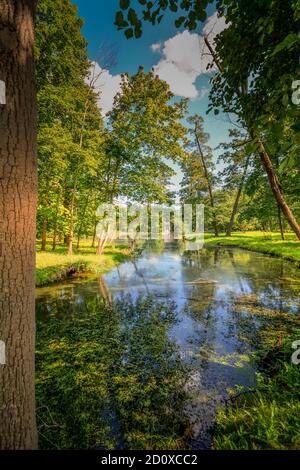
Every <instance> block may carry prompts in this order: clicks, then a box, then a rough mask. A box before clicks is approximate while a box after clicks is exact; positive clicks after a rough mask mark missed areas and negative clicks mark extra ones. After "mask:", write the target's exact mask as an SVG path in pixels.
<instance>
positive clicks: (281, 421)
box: [214, 328, 300, 450]
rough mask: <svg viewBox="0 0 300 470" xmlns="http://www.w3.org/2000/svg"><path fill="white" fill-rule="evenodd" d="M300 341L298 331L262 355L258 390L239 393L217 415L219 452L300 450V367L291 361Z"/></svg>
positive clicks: (216, 431) (215, 443) (215, 440)
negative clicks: (295, 344) (295, 342)
mask: <svg viewBox="0 0 300 470" xmlns="http://www.w3.org/2000/svg"><path fill="white" fill-rule="evenodd" d="M299 339H300V329H299V328H295V330H294V332H293V333H292V335H290V336H289V337H288V338H286V339H283V341H282V344H280V345H278V346H274V345H273V346H269V349H268V350H267V352H264V353H262V352H261V353H260V356H261V357H260V359H259V361H258V367H259V369H258V370H259V372H258V377H257V379H258V383H257V386H256V388H255V390H251V391H250V392H248V393H245V394H244V393H241V394H239V396H238V397H237V398H236V399H234V400H233V401H232V402H231V404H230V406H227V407H225V408H220V409H219V411H218V413H217V416H216V422H215V427H214V448H215V449H217V450H262V449H265V450H296V449H298V450H299V449H300V365H299V364H294V363H292V361H291V356H292V354H293V353H294V356H295V351H294V348H293V347H292V344H293V342H294V341H299ZM298 350H299V347H298ZM299 356H300V354H298V358H299ZM294 361H295V358H294Z"/></svg>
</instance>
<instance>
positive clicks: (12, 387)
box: [0, 0, 37, 449]
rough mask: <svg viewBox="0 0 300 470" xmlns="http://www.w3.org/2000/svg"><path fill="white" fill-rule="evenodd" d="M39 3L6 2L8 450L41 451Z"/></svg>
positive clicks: (0, 254)
mask: <svg viewBox="0 0 300 470" xmlns="http://www.w3.org/2000/svg"><path fill="white" fill-rule="evenodd" d="M34 10H35V1H33V0H0V64H1V67H0V80H2V81H3V82H5V85H6V103H4V104H0V133H1V138H0V325H1V329H0V340H1V341H3V342H4V343H5V347H6V364H4V365H3V364H0V449H35V448H36V447H37V431H36V421H35V393H34V383H35V378H34V352H35V306H34V301H35V274H34V273H35V237H36V222H35V219H36V194H37V162H36V92H35V78H34V77H35V66H34V57H33V54H34Z"/></svg>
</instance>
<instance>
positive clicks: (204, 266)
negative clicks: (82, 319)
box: [37, 246, 300, 449]
mask: <svg viewBox="0 0 300 470" xmlns="http://www.w3.org/2000/svg"><path fill="white" fill-rule="evenodd" d="M298 276H299V269H297V268H296V267H295V266H294V265H293V264H291V263H288V262H285V261H282V260H280V259H276V258H271V257H268V256H265V255H261V254H257V253H251V252H247V251H243V250H239V249H225V248H210V249H202V250H200V251H198V252H180V250H179V249H178V248H176V247H174V246H169V247H168V246H165V247H164V248H163V249H162V248H161V249H157V248H151V247H149V248H146V249H145V250H144V252H143V253H142V255H141V256H140V257H139V258H137V259H135V260H134V261H128V262H125V263H123V264H121V265H120V266H118V267H117V268H115V269H113V270H112V271H111V272H109V273H107V274H105V275H103V276H100V277H99V276H98V277H95V276H81V277H74V278H72V279H69V280H68V281H66V282H64V283H62V284H58V285H55V286H51V287H46V288H39V289H37V313H38V316H39V318H47V316H48V315H51V316H53V315H57V316H58V317H59V316H60V315H62V312H63V314H64V315H65V314H66V308H67V311H68V312H69V313H71V314H73V313H76V309H78V308H79V307H80V306H81V305H82V303H84V301H85V300H86V299H87V298H91V297H93V296H96V295H99V294H100V295H101V296H103V297H104V298H105V299H106V300H107V301H108V302H111V301H112V300H113V299H115V298H122V296H124V295H131V296H132V298H133V299H136V298H137V297H138V296H139V295H148V294H150V295H153V296H155V298H156V299H157V300H158V301H163V302H166V301H167V302H170V301H173V302H174V303H175V304H176V307H174V308H176V311H177V316H178V321H177V322H176V323H175V324H174V325H173V326H172V327H171V328H170V330H169V337H170V339H172V340H175V341H176V343H177V344H178V347H179V349H180V356H181V358H182V361H183V362H185V363H186V364H188V366H189V380H188V384H187V390H188V394H189V397H190V399H189V402H188V403H187V405H186V410H185V412H186V413H187V415H188V417H189V420H190V422H191V425H192V429H193V432H192V439H191V445H192V447H193V448H199V449H203V448H209V447H210V445H211V428H212V425H213V421H214V415H215V409H216V407H217V406H219V405H220V404H221V403H224V402H226V400H228V399H229V397H231V396H233V395H235V394H237V393H238V392H239V390H240V387H246V388H248V387H253V386H255V361H254V360H253V353H254V352H255V350H256V349H257V348H260V347H261V346H262V345H263V343H264V341H266V340H267V339H268V338H269V335H270V334H271V335H273V336H274V341H276V337H278V336H280V335H281V334H282V333H283V334H284V332H285V331H286V330H287V329H288V328H289V326H291V327H292V326H293V323H294V321H295V320H296V319H297V317H298V316H299V310H300V302H299V292H300V278H299V277H298Z"/></svg>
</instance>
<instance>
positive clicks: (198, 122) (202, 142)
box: [188, 114, 219, 237]
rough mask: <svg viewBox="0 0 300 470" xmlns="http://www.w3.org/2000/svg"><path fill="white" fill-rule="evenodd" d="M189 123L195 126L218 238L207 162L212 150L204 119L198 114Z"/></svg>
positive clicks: (194, 130)
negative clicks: (204, 127) (209, 146)
mask: <svg viewBox="0 0 300 470" xmlns="http://www.w3.org/2000/svg"><path fill="white" fill-rule="evenodd" d="M188 121H189V122H190V123H191V124H193V126H194V127H193V131H192V132H193V134H194V136H195V141H196V146H197V150H198V152H197V153H198V156H199V158H200V160H201V164H202V168H203V173H204V178H205V181H206V185H207V191H208V196H209V203H210V207H211V211H212V218H213V227H214V233H215V236H216V237H218V235H219V231H218V223H217V216H216V208H215V200H214V195H213V188H212V174H211V173H210V172H209V168H208V165H207V162H206V160H207V159H208V158H209V160H210V163H211V160H212V154H211V150H210V149H209V148H208V147H207V142H208V135H207V134H206V133H205V132H204V129H203V118H202V117H201V116H199V115H197V114H196V115H194V116H191V117H190V118H189V119H188ZM204 146H205V150H206V154H207V155H206V157H205V155H204V148H203V147H204Z"/></svg>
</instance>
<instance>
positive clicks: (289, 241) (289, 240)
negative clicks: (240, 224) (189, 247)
mask: <svg viewBox="0 0 300 470" xmlns="http://www.w3.org/2000/svg"><path fill="white" fill-rule="evenodd" d="M205 243H206V244H207V245H227V246H237V247H240V248H245V249H247V250H251V251H258V252H260V253H267V254H270V255H273V256H280V257H282V258H284V259H287V260H291V261H300V242H299V240H297V239H296V238H295V235H294V234H292V233H286V234H285V240H281V238H280V233H277V232H234V233H233V234H232V236H231V237H227V236H225V235H223V234H222V235H220V236H219V237H217V238H216V237H214V236H213V235H212V234H205Z"/></svg>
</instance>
